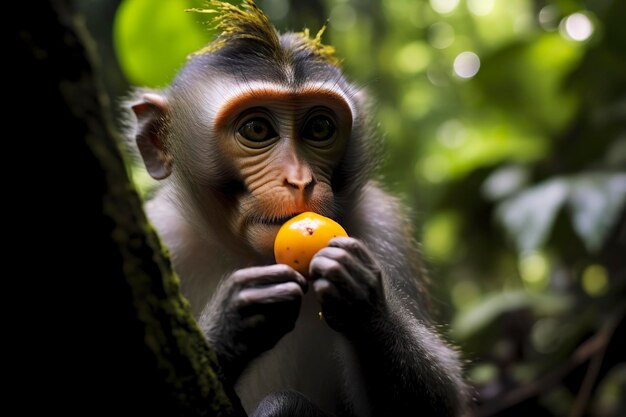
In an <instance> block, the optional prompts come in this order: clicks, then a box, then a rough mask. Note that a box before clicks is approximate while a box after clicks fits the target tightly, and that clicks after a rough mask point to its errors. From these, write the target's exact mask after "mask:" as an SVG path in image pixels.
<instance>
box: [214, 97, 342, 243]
mask: <svg viewBox="0 0 626 417" xmlns="http://www.w3.org/2000/svg"><path fill="white" fill-rule="evenodd" d="M213 127H214V132H215V138H216V145H217V147H218V148H219V151H220V152H219V153H221V154H222V155H225V158H226V160H228V161H230V164H231V169H232V170H233V171H234V172H235V173H236V175H237V176H238V178H239V180H240V181H241V182H242V183H243V185H244V188H245V191H244V192H241V193H239V195H238V197H237V199H236V203H235V207H234V210H233V211H234V212H233V213H231V214H232V215H231V218H230V227H231V230H232V232H233V233H236V234H238V235H240V236H241V237H243V238H244V239H245V241H247V242H248V244H250V246H251V247H252V248H253V249H255V250H256V251H257V252H260V253H262V254H271V253H272V248H273V242H274V238H275V236H276V233H277V232H278V229H279V228H280V226H281V225H282V224H283V223H284V222H285V221H286V220H288V219H289V218H291V217H293V216H294V215H296V214H299V213H302V212H304V211H315V212H318V213H321V214H324V215H327V216H333V214H334V213H335V199H334V195H333V188H332V177H333V171H334V170H335V168H336V167H337V165H338V164H339V162H340V160H341V158H342V157H343V155H344V152H345V149H346V145H347V142H348V138H349V137H350V132H351V129H352V112H351V109H350V106H349V104H348V102H347V100H346V99H345V98H344V97H343V96H342V95H341V94H339V93H338V92H336V91H334V90H330V89H325V88H321V87H319V86H318V87H316V88H301V89H297V90H294V89H288V88H284V87H278V86H268V85H263V86H259V87H256V88H255V87H254V86H248V88H247V89H246V90H245V92H244V93H242V94H238V95H236V96H234V97H232V98H231V99H229V100H227V101H225V102H224V104H223V105H222V106H220V107H219V109H218V111H217V113H216V117H215V119H214V126H213Z"/></svg>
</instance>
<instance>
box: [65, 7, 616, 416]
mask: <svg viewBox="0 0 626 417" xmlns="http://www.w3.org/2000/svg"><path fill="white" fill-rule="evenodd" d="M257 3H258V5H259V6H260V7H261V8H262V9H263V10H265V12H266V13H267V14H268V15H269V17H270V19H271V20H272V21H273V22H274V23H275V25H276V26H277V27H278V28H279V29H280V30H281V31H287V30H296V31H299V30H302V29H303V28H304V27H308V28H309V29H310V30H311V32H313V33H315V32H316V31H317V30H318V29H319V28H320V27H321V26H322V25H323V24H324V22H325V21H326V20H327V19H330V20H329V24H328V30H327V31H326V33H325V35H324V40H325V43H328V44H331V45H333V46H335V47H336V50H337V55H338V57H340V58H341V59H342V67H343V68H344V70H345V72H346V73H347V74H348V77H349V78H350V79H351V80H352V81H354V82H356V83H357V84H359V85H361V86H363V87H364V88H366V89H367V90H368V91H369V93H370V95H371V96H372V97H373V98H374V103H375V112H376V118H377V120H378V121H379V132H380V134H381V135H382V136H383V137H384V139H385V154H386V157H385V160H384V161H383V164H382V167H381V170H380V172H379V178H380V181H381V182H382V183H383V184H384V186H385V187H386V188H387V189H389V190H390V191H392V192H393V193H395V194H396V195H398V196H400V198H401V199H402V200H403V201H404V202H405V203H406V205H407V206H408V207H410V208H411V210H412V216H413V219H414V221H415V230H416V239H418V240H419V241H420V242H421V245H422V251H423V254H424V257H425V261H426V264H427V268H428V270H429V274H430V276H431V279H432V284H431V287H432V288H431V291H432V292H433V300H434V305H435V308H436V310H437V318H438V321H439V322H440V323H446V324H445V325H444V326H443V327H442V328H441V330H442V332H443V333H444V334H445V335H446V337H447V339H448V340H450V341H451V342H452V343H454V344H455V345H457V346H459V348H460V350H461V351H462V354H463V357H464V358H465V359H466V360H467V376H468V378H469V380H470V381H471V383H472V384H473V386H474V387H475V390H476V404H477V407H476V410H475V411H474V414H475V415H477V416H490V415H529V413H533V415H535V416H544V415H545V416H566V415H567V416H582V415H589V416H598V417H599V416H623V415H624V413H626V354H625V353H624V352H626V346H624V341H623V339H624V331H625V329H624V309H625V305H626V303H625V301H626V299H625V295H626V291H625V284H626V208H625V203H626V169H625V167H626V30H625V26H626V25H625V24H624V19H626V7H625V5H626V3H625V2H623V1H622V0H595V1H593V0H588V1H581V0H553V1H547V0H430V1H427V0H384V1H381V0H311V1H306V2H305V1H296V0H258V1H257ZM202 5H203V4H202V2H201V1H195V0H168V1H161V2H156V1H150V0H121V1H120V0H89V1H88V0H81V1H79V0H77V1H75V6H76V8H77V9H78V10H79V11H80V13H81V15H82V16H83V17H84V19H85V22H86V26H87V28H88V29H89V31H90V33H91V34H92V36H93V37H94V39H95V42H96V46H97V50H98V54H99V57H100V60H101V65H102V71H101V77H102V80H103V81H104V85H105V87H106V90H107V91H108V94H109V96H110V97H111V99H112V100H113V101H114V102H115V101H116V100H118V99H120V98H121V97H123V96H124V95H126V94H127V92H128V89H129V88H130V87H131V86H149V87H155V88H158V87H163V86H165V85H166V84H167V83H168V82H169V81H170V80H171V79H172V77H173V76H174V74H175V72H176V70H177V68H179V67H180V66H181V65H182V64H183V63H184V61H185V59H186V56H187V55H188V54H189V53H191V52H193V51H195V50H197V49H199V48H201V47H202V46H203V45H204V44H205V43H207V42H208V41H210V39H211V38H212V32H211V29H210V27H209V26H207V23H206V20H205V19H204V18H203V15H198V14H191V13H185V12H184V10H185V9H187V8H190V7H198V6H202ZM117 111H118V112H119V110H117ZM118 116H119V114H118ZM131 171H132V176H133V179H134V182H135V184H136V185H137V187H138V188H139V190H140V192H141V193H142V195H143V196H144V197H145V196H149V193H150V190H151V189H152V188H153V186H154V183H153V182H152V181H151V180H150V179H149V178H148V177H147V175H146V174H145V173H144V171H143V170H142V168H141V167H131Z"/></svg>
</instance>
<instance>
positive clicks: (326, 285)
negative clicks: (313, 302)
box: [313, 278, 341, 305]
mask: <svg viewBox="0 0 626 417" xmlns="http://www.w3.org/2000/svg"><path fill="white" fill-rule="evenodd" d="M313 290H314V291H315V296H316V298H317V301H318V302H319V303H320V304H321V305H326V304H332V303H334V302H338V301H339V300H340V299H341V295H340V294H339V290H337V287H336V286H335V285H333V284H332V283H331V282H330V281H329V280H327V279H326V278H319V279H316V280H315V281H313Z"/></svg>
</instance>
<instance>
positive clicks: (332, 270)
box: [309, 237, 386, 337]
mask: <svg viewBox="0 0 626 417" xmlns="http://www.w3.org/2000/svg"><path fill="white" fill-rule="evenodd" d="M309 274H310V276H311V278H312V279H313V289H314V290H315V294H316V295H317V299H318V301H319V302H320V304H321V306H322V313H323V314H324V319H325V320H326V322H327V323H328V325H329V326H330V327H331V328H333V329H334V330H336V331H338V332H340V333H343V334H344V335H346V336H348V337H351V336H357V335H359V334H362V332H367V331H368V329H369V327H370V326H371V325H372V323H374V321H375V320H376V319H377V318H379V317H381V316H384V315H385V313H386V303H385V296H384V293H383V285H382V273H381V270H380V268H379V267H378V265H377V263H376V261H375V260H374V257H373V256H372V254H371V253H370V251H369V250H368V249H367V248H366V247H365V245H363V243H362V242H361V241H359V240H357V239H354V238H350V237H337V238H334V239H332V240H331V241H330V242H329V243H328V246H327V247H325V248H323V249H321V250H320V251H319V252H317V253H316V254H315V256H314V257H313V259H312V260H311V264H310V267H309Z"/></svg>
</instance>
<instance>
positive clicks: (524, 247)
mask: <svg viewBox="0 0 626 417" xmlns="http://www.w3.org/2000/svg"><path fill="white" fill-rule="evenodd" d="M568 193H569V183H568V181H567V180H566V179H563V178H556V179H553V180H550V181H547V182H544V183H541V184H539V185H537V186H535V187H532V188H529V189H526V190H524V191H523V192H521V193H518V194H516V195H515V196H513V197H511V198H509V199H507V200H505V201H504V202H503V203H501V204H500V206H499V207H498V208H497V210H496V218H497V219H498V220H499V221H500V223H501V224H502V225H504V227H505V229H506V231H507V234H508V235H509V237H510V238H511V239H512V240H513V241H514V242H515V244H516V246H517V249H518V250H519V251H520V252H526V251H531V250H534V249H537V248H538V247H540V246H541V245H543V244H544V243H545V242H546V240H547V238H548V236H549V233H550V231H551V230H552V224H553V223H554V220H555V219H556V215H557V213H558V212H559V210H560V209H561V207H562V206H563V204H564V203H565V201H566V199H567V196H568Z"/></svg>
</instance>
